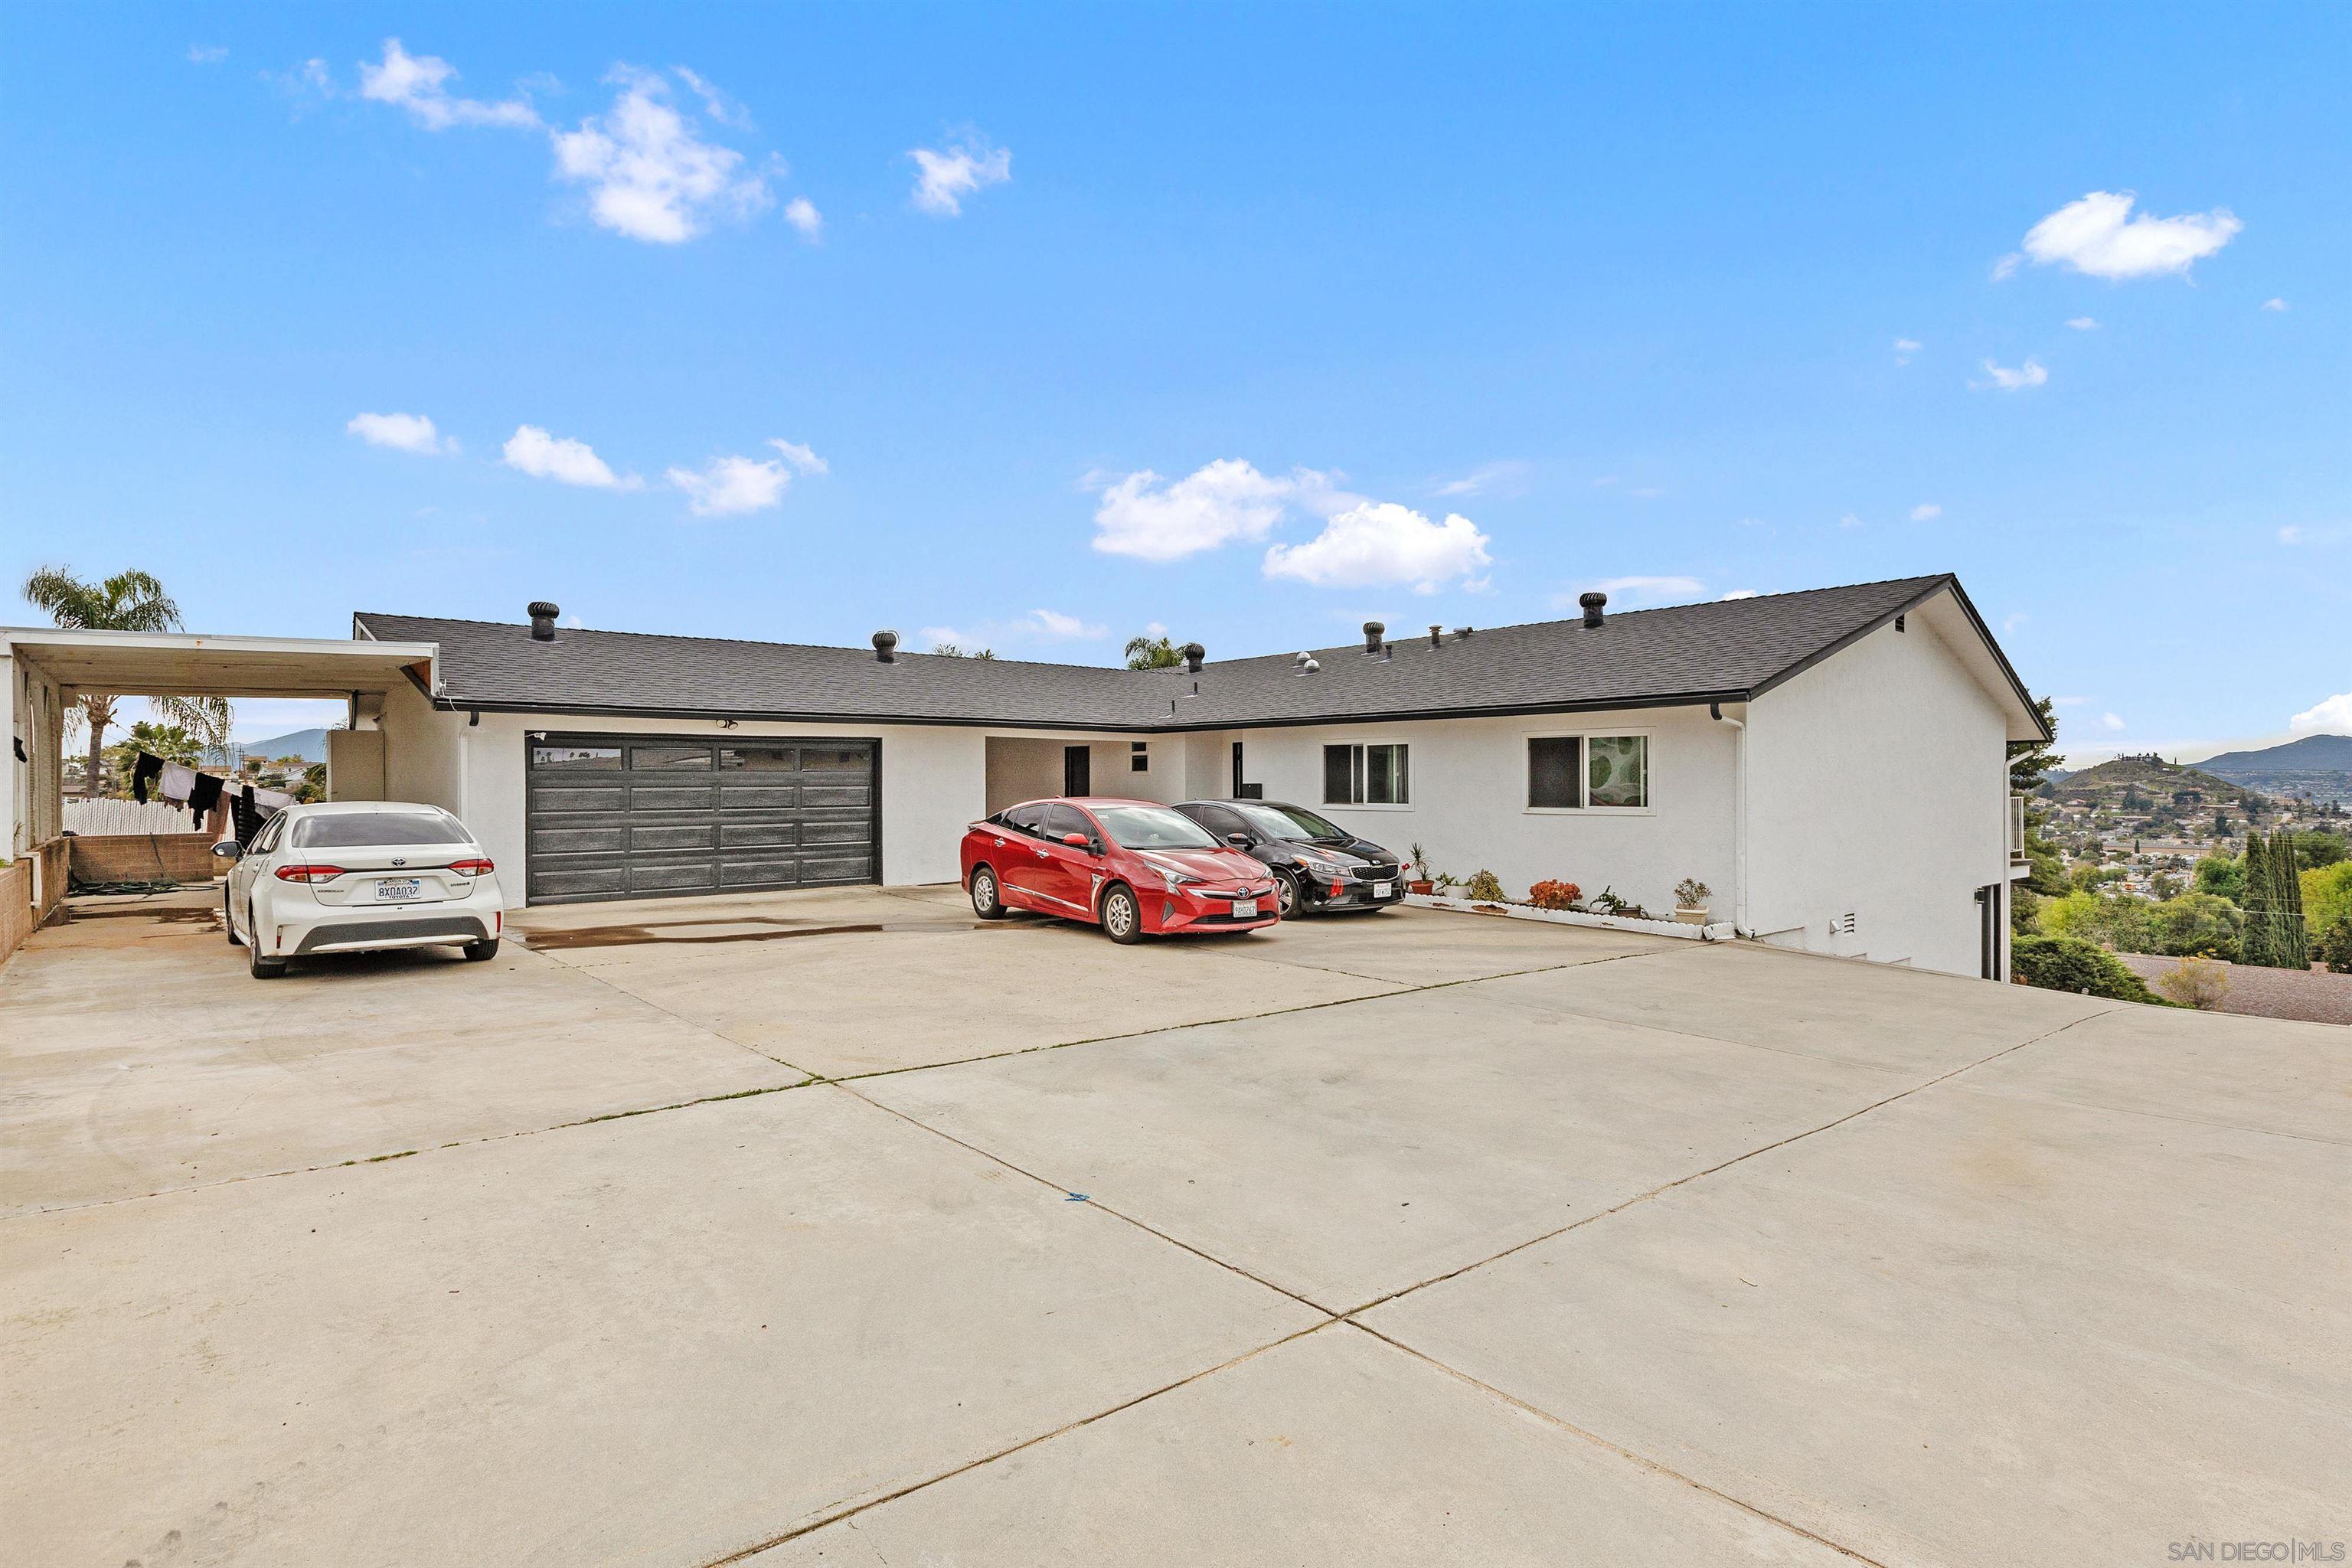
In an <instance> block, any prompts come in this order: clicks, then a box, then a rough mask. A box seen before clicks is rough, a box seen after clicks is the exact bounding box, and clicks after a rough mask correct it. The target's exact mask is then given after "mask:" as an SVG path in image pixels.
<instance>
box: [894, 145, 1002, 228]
mask: <svg viewBox="0 0 2352 1568" xmlns="http://www.w3.org/2000/svg"><path fill="white" fill-rule="evenodd" d="M907 156H908V157H909V158H912V159H913V160H914V161H915V171H916V172H915V193H914V199H915V205H917V206H919V207H920V208H921V209H922V210H923V211H925V212H927V213H929V214H930V215H932V216H934V217H953V216H956V215H957V214H958V213H961V211H963V200H964V198H965V197H966V196H969V195H972V194H973V193H974V192H977V191H979V190H982V188H984V187H986V186H989V185H1001V184H1004V183H1005V182H1006V181H1008V180H1010V179H1012V178H1013V154H1012V153H1011V152H1010V151H1008V150H1007V149H1005V148H1003V147H991V146H990V145H989V144H988V143H987V142H984V141H982V140H981V139H980V138H978V137H966V138H964V139H963V140H962V141H961V142H955V143H952V144H950V146H948V147H947V148H945V149H944V150H937V151H935V150H933V149H931V148H929V147H918V148H916V149H914V150H913V151H912V152H910V153H908V154H907Z"/></svg>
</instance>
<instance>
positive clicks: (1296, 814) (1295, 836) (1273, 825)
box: [1234, 804, 1355, 843]
mask: <svg viewBox="0 0 2352 1568" xmlns="http://www.w3.org/2000/svg"><path fill="white" fill-rule="evenodd" d="M1234 810H1235V811H1238V812H1240V813H1241V814H1242V816H1243V819H1244V820H1245V821H1246V822H1248V824H1249V825H1250V826H1252V827H1255V828H1256V829H1257V830H1258V831H1259V832H1260V833H1263V834H1265V836H1266V837H1269V838H1287V839H1289V840H1291V841H1292V842H1294V843H1296V842H1298V841H1300V840H1303V839H1314V838H1326V839H1342V838H1352V837H1355V835H1354V834H1352V833H1349V831H1348V830H1347V829H1345V828H1343V827H1341V826H1339V825H1338V824H1337V823H1333V822H1327V821H1325V820H1324V819H1323V818H1321V817H1319V816H1316V815H1315V814H1314V813H1313V812H1311V811H1307V810H1305V809H1303V808H1301V807H1299V806H1296V805H1255V804H1253V805H1236V806H1234Z"/></svg>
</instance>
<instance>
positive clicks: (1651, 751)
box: [1519, 724, 1658, 816]
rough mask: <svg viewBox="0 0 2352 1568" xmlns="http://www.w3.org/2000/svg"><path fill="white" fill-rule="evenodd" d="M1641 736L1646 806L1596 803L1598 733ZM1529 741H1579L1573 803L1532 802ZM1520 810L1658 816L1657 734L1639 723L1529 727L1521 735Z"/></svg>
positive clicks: (1605, 736)
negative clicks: (1594, 756) (1595, 743)
mask: <svg viewBox="0 0 2352 1568" xmlns="http://www.w3.org/2000/svg"><path fill="white" fill-rule="evenodd" d="M1636 735H1638V736H1639V737H1641V741H1642V773H1643V799H1644V800H1646V801H1648V802H1649V804H1648V805H1593V804H1592V803H1591V800H1592V742H1593V739H1594V737H1596V736H1598V737H1601V738H1602V739H1605V740H1612V741H1613V740H1618V739H1621V738H1623V737H1627V736H1636ZM1529 741H1579V742H1583V743H1582V744H1581V745H1580V746H1578V747H1577V749H1576V799H1577V804H1576V805H1528V804H1527V799H1528V742H1529ZM1519 812H1520V815H1522V816H1656V815H1657V814H1658V734H1657V731H1655V730H1653V729H1649V728H1647V727H1645V726H1643V725H1639V724H1603V725H1597V726H1594V727H1592V728H1590V729H1583V730H1526V731H1520V734H1519Z"/></svg>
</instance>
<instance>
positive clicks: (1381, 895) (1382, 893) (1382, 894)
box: [1372, 882, 1396, 899]
mask: <svg viewBox="0 0 2352 1568" xmlns="http://www.w3.org/2000/svg"><path fill="white" fill-rule="evenodd" d="M1395 888H1396V884H1395V883H1394V882H1374V883H1373V884H1372V897H1374V898H1376V899H1385V898H1387V897H1388V896H1389V894H1390V893H1391V892H1392V891H1393V890H1394V889H1395Z"/></svg>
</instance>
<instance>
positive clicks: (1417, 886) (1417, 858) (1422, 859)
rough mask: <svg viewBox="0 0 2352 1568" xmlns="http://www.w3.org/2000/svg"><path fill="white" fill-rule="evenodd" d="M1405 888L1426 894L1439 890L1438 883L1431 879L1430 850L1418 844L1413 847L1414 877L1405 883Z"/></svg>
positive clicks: (1407, 890) (1408, 890)
mask: <svg viewBox="0 0 2352 1568" xmlns="http://www.w3.org/2000/svg"><path fill="white" fill-rule="evenodd" d="M1404 890H1405V891H1406V892H1408V893H1424V894H1425V893H1433V892H1435V891H1436V890H1437V884H1436V883H1435V882H1433V881H1432V880H1431V879H1430V875H1429V851H1428V850H1426V849H1423V847H1421V846H1420V845H1418V844H1416V845H1414V846H1413V847H1412V879H1411V880H1410V881H1408V882H1406V883H1405V885H1404Z"/></svg>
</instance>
